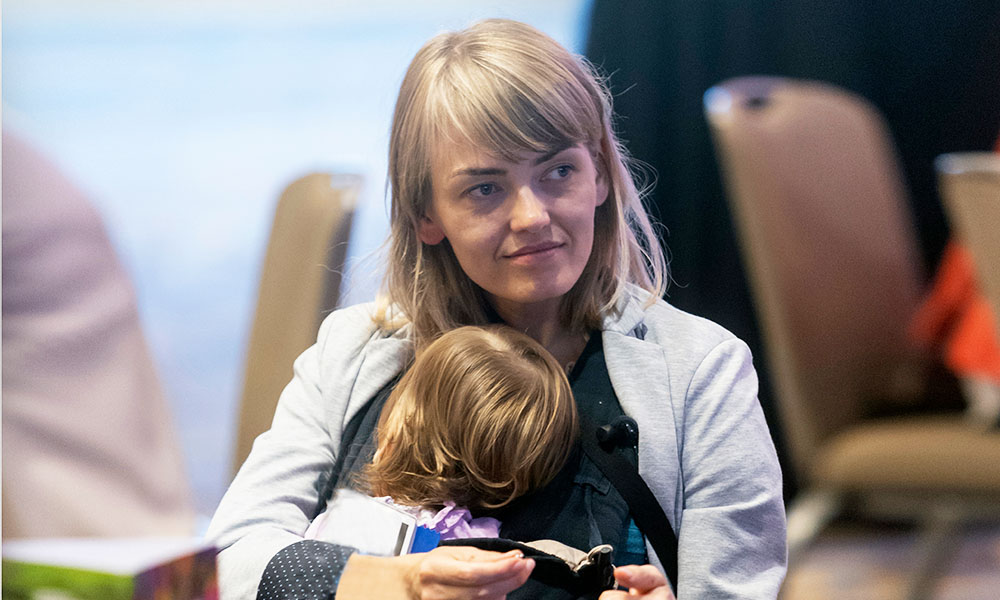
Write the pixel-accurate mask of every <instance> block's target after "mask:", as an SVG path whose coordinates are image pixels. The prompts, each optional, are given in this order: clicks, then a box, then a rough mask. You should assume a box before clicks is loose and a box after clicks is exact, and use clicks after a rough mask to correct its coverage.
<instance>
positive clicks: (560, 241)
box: [418, 144, 608, 307]
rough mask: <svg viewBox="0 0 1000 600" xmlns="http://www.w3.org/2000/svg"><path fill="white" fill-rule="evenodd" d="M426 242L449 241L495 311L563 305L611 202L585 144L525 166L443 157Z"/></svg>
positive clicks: (437, 164)
mask: <svg viewBox="0 0 1000 600" xmlns="http://www.w3.org/2000/svg"><path fill="white" fill-rule="evenodd" d="M431 180H432V187H433V197H432V199H431V203H430V206H429V207H428V210H427V216H426V217H425V218H424V219H423V220H422V222H421V224H420V227H419V231H418V233H419V236H420V239H421V241H423V242H424V243H426V244H439V243H441V242H442V241H443V240H444V239H447V240H448V241H449V242H450V244H451V248H452V250H453V251H454V252H455V256H456V258H457V259H458V262H459V264H460V265H461V266H462V270H463V271H465V274H466V275H468V277H469V278H470V279H472V281H474V282H475V283H476V284H477V285H479V286H480V287H481V288H483V289H484V290H485V291H486V293H487V294H488V295H489V296H490V297H491V300H492V301H493V302H494V304H495V305H500V304H503V305H506V306H512V305H513V306H515V307H516V306H517V305H529V304H534V303H538V302H543V301H546V300H553V299H558V298H561V297H562V296H563V294H565V293H566V292H568V291H569V290H570V288H572V287H573V285H574V284H575V283H576V281H577V279H579V278H580V274H581V273H582V272H583V268H584V266H585V265H586V264H587V260H588V258H589V257H590V250H591V246H592V245H593V241H594V211H595V210H596V208H597V206H599V205H600V204H601V203H603V202H604V200H605V199H606V198H607V195H608V186H607V183H606V181H607V178H606V177H605V176H604V175H603V174H601V173H599V172H598V170H597V168H596V167H595V165H594V161H593V158H592V157H591V154H590V151H589V150H588V148H587V147H586V146H585V145H583V144H578V145H576V146H570V147H568V148H559V149H556V150H555V151H553V152H540V153H526V154H524V155H522V156H521V157H520V158H519V160H517V161H513V162H511V161H508V160H504V159H500V158H497V157H495V156H492V155H490V154H487V153H485V152H483V151H482V150H480V149H478V148H476V147H473V146H465V145H451V146H448V147H446V148H442V149H440V151H439V152H437V153H436V154H435V156H434V160H433V162H432V165H431Z"/></svg>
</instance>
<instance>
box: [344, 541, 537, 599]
mask: <svg viewBox="0 0 1000 600" xmlns="http://www.w3.org/2000/svg"><path fill="white" fill-rule="evenodd" d="M534 566H535V561H533V560H532V559H530V558H527V559H526V558H524V557H523V555H521V553H520V552H517V551H511V552H506V553H503V554H501V553H499V552H488V551H486V550H480V549H478V548H472V547H462V546H444V547H440V548H435V549H434V550H432V551H430V552H426V553H420V554H408V555H405V556H399V557H394V558H383V557H375V556H364V555H360V554H355V555H353V556H352V557H351V559H350V561H349V562H348V563H347V568H346V570H344V572H343V575H342V576H341V578H340V584H339V587H338V588H337V598H338V600H410V599H411V598H412V599H421V600H431V599H434V600H466V599H469V600H472V599H482V600H502V599H503V598H505V597H506V595H507V594H508V593H510V592H511V591H513V590H515V589H517V588H519V587H521V586H522V585H524V582H525V581H527V580H528V576H529V575H530V574H531V571H532V569H534Z"/></svg>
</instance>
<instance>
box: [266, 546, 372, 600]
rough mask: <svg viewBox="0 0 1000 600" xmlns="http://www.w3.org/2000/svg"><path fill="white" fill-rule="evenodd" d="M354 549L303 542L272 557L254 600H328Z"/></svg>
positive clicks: (332, 594) (334, 593)
mask: <svg viewBox="0 0 1000 600" xmlns="http://www.w3.org/2000/svg"><path fill="white" fill-rule="evenodd" d="M354 552H355V550H354V549H353V548H347V547H344V546H337V545H336V544H330V543H328V542H320V541H318V540H303V541H301V542H296V543H294V544H292V545H291V546H288V547H286V548H284V549H283V550H281V551H280V552H278V553H277V554H275V555H274V558H272V559H271V562H269V563H267V568H266V569H264V576H263V577H262V578H261V580H260V585H259V586H258V587H257V600H330V599H332V598H333V597H334V596H335V595H336V591H337V583H338V582H339V581H340V575H341V573H343V572H344V567H345V566H347V559H348V558H350V556H351V555H352V554H354Z"/></svg>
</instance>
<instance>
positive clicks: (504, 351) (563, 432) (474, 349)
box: [364, 326, 577, 509]
mask: <svg viewBox="0 0 1000 600" xmlns="http://www.w3.org/2000/svg"><path fill="white" fill-rule="evenodd" d="M576 419H577V417H576V404H575V402H574V401H573V395H572V392H571V391H570V387H569V382H568V381H567V379H566V374H565V373H564V372H563V369H562V367H561V365H560V364H559V363H558V362H557V361H556V360H555V358H553V357H552V356H551V355H550V354H549V353H548V352H547V351H546V350H545V349H544V348H543V347H542V346H541V345H540V344H539V343H538V342H536V341H535V340H533V339H531V338H530V337H528V336H527V335H525V334H523V333H519V332H517V331H515V330H513V329H511V328H509V327H505V326H490V327H471V326H470V327H460V328H458V329H454V330H451V331H449V332H447V333H445V334H444V335H442V336H441V337H440V338H438V339H437V340H435V341H434V342H433V343H431V344H430V345H428V346H427V347H426V348H425V349H424V350H423V351H421V352H420V353H419V354H418V355H417V358H416V361H415V362H414V364H413V366H412V367H411V368H410V370H409V371H408V372H407V373H406V374H405V375H404V376H403V378H402V379H401V380H400V382H399V384H398V385H397V386H396V388H395V390H393V392H392V394H391V395H390V396H389V400H388V401H387V402H386V405H385V408H384V409H383V410H382V414H381V416H380V417H379V422H378V430H377V436H378V438H377V439H378V452H377V454H376V457H375V460H374V462H373V464H372V465H370V466H369V467H368V468H367V469H366V471H365V472H364V477H365V479H366V481H367V484H368V485H369V487H370V491H371V492H372V493H373V494H374V495H376V496H391V497H392V498H393V499H394V500H395V501H396V502H398V503H400V504H409V505H415V506H435V505H441V504H443V503H444V502H445V501H447V500H451V501H453V502H455V504H458V505H461V506H466V507H468V508H470V509H472V508H497V507H500V506H503V505H505V504H507V503H509V502H510V501H511V500H513V499H515V498H517V497H519V496H522V495H524V494H526V493H528V492H530V491H533V490H535V489H537V488H539V487H541V486H543V485H545V484H546V483H548V482H549V481H551V480H552V478H553V477H555V475H556V473H558V472H559V469H560V468H562V466H563V464H564V463H565V462H566V459H567V457H568V456H569V454H570V452H571V450H572V448H573V443H574V441H575V439H576V433H577V423H576Z"/></svg>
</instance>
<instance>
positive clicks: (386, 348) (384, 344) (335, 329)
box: [316, 302, 410, 366]
mask: <svg viewBox="0 0 1000 600" xmlns="http://www.w3.org/2000/svg"><path fill="white" fill-rule="evenodd" d="M409 331H410V326H409V325H408V324H406V322H405V321H404V320H403V319H400V318H398V314H397V315H395V316H394V315H393V313H392V312H391V308H390V310H389V311H388V312H387V311H386V310H384V309H383V308H382V307H381V306H380V305H379V304H378V303H377V302H365V303H362V304H354V305H352V306H347V307H344V308H339V309H337V310H335V311H333V312H332V313H330V314H329V315H327V316H326V317H325V318H324V319H323V322H322V323H321V324H320V328H319V333H318V335H317V337H316V347H317V350H318V353H319V356H320V358H321V361H322V362H323V363H324V364H325V365H326V366H333V365H334V364H336V362H337V361H336V358H337V357H340V358H341V359H343V360H346V361H351V362H353V361H356V360H358V359H361V358H363V357H365V356H366V355H369V354H372V353H374V354H376V355H381V354H387V353H388V354H399V353H405V352H407V351H408V350H409V348H410V336H409Z"/></svg>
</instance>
